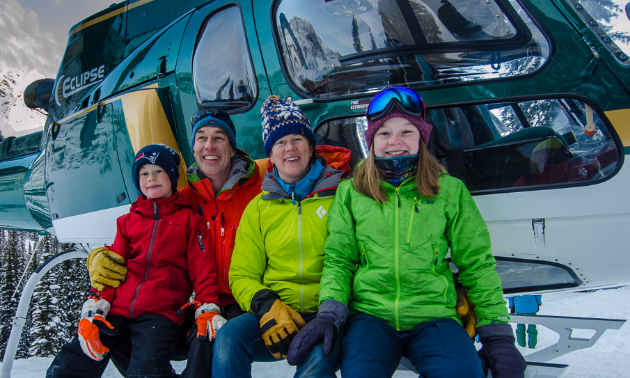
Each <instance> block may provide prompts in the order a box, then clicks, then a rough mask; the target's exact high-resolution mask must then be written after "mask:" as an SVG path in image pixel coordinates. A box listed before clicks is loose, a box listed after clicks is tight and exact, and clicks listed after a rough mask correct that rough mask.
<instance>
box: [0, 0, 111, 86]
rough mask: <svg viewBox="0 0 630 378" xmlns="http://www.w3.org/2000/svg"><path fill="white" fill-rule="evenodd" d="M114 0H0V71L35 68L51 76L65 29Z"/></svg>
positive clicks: (63, 48)
mask: <svg viewBox="0 0 630 378" xmlns="http://www.w3.org/2000/svg"><path fill="white" fill-rule="evenodd" d="M114 3H116V0H0V71H2V70H4V69H7V68H19V69H21V70H24V71H27V72H28V71H30V70H32V69H37V71H38V72H40V73H42V74H43V75H45V76H46V77H54V76H55V75H56V74H57V69H58V68H59V64H60V63H61V56H62V55H63V52H64V51H65V47H66V42H67V40H68V31H69V30H70V28H71V27H72V26H73V25H75V24H76V23H77V22H79V21H81V20H82V19H84V18H86V17H88V16H90V15H92V14H94V13H96V12H98V11H100V10H102V9H105V8H107V7H108V6H110V5H111V4H114Z"/></svg>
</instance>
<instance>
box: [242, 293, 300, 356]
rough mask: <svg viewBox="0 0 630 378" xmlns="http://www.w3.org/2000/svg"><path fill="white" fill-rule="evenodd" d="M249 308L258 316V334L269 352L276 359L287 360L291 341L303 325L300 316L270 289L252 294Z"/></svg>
mask: <svg viewBox="0 0 630 378" xmlns="http://www.w3.org/2000/svg"><path fill="white" fill-rule="evenodd" d="M251 308H252V311H254V312H255V313H256V314H257V315H258V322H259V323H260V334H261V336H262V339H263V341H264V342H265V346H267V349H269V352H270V353H271V354H272V355H273V356H274V357H275V358H277V359H280V358H287V353H288V352H289V345H290V344H291V340H293V338H294V337H295V336H296V335H297V333H298V331H299V330H300V329H302V327H304V325H305V323H304V319H302V316H301V315H300V314H298V313H297V312H295V311H294V310H293V309H292V308H291V307H289V306H287V305H286V304H284V303H282V301H281V300H280V296H279V295H278V293H276V292H275V291H273V290H270V289H263V290H260V291H258V292H257V293H256V294H254V297H253V298H252V303H251Z"/></svg>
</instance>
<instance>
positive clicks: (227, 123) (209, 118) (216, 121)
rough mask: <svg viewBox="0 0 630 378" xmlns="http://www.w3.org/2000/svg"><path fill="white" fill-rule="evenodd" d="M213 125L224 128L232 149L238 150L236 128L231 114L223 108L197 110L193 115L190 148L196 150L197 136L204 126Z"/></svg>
mask: <svg viewBox="0 0 630 378" xmlns="http://www.w3.org/2000/svg"><path fill="white" fill-rule="evenodd" d="M206 126H213V127H218V128H220V129H221V130H223V131H224V132H225V133H226V134H227V136H228V139H230V144H231V145H232V149H233V150H234V151H236V129H235V128H234V123H232V119H231V118H230V115H229V114H227V113H226V112H225V111H223V110H221V109H201V110H197V111H196V112H195V114H193V116H192V139H191V140H190V149H192V150H193V151H194V150H195V136H196V135H197V132H198V131H199V129H201V128H202V127H206Z"/></svg>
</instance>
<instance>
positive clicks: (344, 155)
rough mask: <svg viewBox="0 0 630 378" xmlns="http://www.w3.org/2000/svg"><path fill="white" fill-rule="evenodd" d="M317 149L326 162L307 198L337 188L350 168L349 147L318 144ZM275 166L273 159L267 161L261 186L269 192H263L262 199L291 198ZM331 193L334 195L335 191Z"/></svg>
mask: <svg viewBox="0 0 630 378" xmlns="http://www.w3.org/2000/svg"><path fill="white" fill-rule="evenodd" d="M315 151H316V152H317V153H318V154H319V155H320V156H321V157H322V158H324V162H325V163H326V164H325V165H324V169H323V170H322V173H320V175H319V177H317V180H316V181H315V184H314V185H313V189H312V190H311V193H310V194H309V195H308V196H306V198H308V197H310V196H312V195H313V194H315V193H317V192H322V191H324V190H326V189H333V190H335V189H336V188H337V186H339V182H340V181H341V178H342V177H344V176H345V175H346V174H347V173H348V171H349V169H350V154H351V152H350V150H349V149H347V148H343V147H334V146H317V147H315ZM273 167H274V164H273V163H272V162H271V160H269V161H268V162H267V171H266V172H265V179H264V181H263V183H262V187H261V189H262V190H263V192H267V193H264V194H263V196H262V199H264V200H271V199H285V198H291V195H290V194H289V193H287V192H286V191H285V190H284V189H283V188H282V186H280V184H279V183H278V182H277V181H276V178H275V173H274V171H273ZM331 194H332V195H334V191H333V193H331ZM322 195H323V193H322Z"/></svg>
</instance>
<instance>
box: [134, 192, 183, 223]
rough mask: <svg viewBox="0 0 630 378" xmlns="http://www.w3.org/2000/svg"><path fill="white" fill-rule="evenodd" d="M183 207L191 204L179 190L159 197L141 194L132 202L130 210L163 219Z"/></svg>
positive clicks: (147, 216) (148, 216)
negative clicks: (164, 196) (150, 197)
mask: <svg viewBox="0 0 630 378" xmlns="http://www.w3.org/2000/svg"><path fill="white" fill-rule="evenodd" d="M182 207H190V204H189V203H188V201H187V200H186V198H184V197H183V196H182V195H180V194H179V192H178V191H175V192H174V193H173V194H172V195H171V196H170V197H166V198H158V199H148V198H147V197H145V196H144V195H140V196H138V198H137V199H136V201H135V202H134V203H132V204H131V209H130V211H132V212H135V213H139V214H141V215H142V216H144V217H146V218H153V219H161V218H163V217H165V216H167V215H170V214H172V213H174V212H175V211H177V210H179V209H181V208H182Z"/></svg>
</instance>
